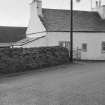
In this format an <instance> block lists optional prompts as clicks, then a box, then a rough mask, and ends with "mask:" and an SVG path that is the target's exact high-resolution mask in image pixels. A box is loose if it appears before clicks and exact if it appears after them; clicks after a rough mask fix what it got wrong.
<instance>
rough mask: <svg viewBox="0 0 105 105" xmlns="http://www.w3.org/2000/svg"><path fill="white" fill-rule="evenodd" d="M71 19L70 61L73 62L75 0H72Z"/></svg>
mask: <svg viewBox="0 0 105 105" xmlns="http://www.w3.org/2000/svg"><path fill="white" fill-rule="evenodd" d="M70 5H71V10H70V11H71V14H70V16H71V20H70V61H71V62H73V0H71V4H70Z"/></svg>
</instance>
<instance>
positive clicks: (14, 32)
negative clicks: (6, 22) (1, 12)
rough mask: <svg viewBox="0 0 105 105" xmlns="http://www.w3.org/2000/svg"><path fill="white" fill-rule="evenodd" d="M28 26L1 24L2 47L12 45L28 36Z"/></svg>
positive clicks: (0, 38)
mask: <svg viewBox="0 0 105 105" xmlns="http://www.w3.org/2000/svg"><path fill="white" fill-rule="evenodd" d="M26 30H27V28H26V27H10V26H0V48H4V47H11V45H12V44H13V43H15V42H17V41H19V40H22V39H24V38H26V34H25V32H26Z"/></svg>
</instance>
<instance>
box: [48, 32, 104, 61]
mask: <svg viewBox="0 0 105 105" xmlns="http://www.w3.org/2000/svg"><path fill="white" fill-rule="evenodd" d="M47 38H48V39H47V40H48V45H49V46H57V45H59V41H70V32H48V35H47ZM102 41H105V33H93V32H86V33H85V32H74V34H73V49H74V50H77V48H79V49H82V44H83V43H87V52H83V51H82V50H81V59H85V60H105V53H102Z"/></svg>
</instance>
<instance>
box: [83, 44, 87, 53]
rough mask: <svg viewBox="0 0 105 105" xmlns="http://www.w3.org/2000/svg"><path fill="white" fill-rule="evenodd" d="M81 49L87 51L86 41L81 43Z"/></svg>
mask: <svg viewBox="0 0 105 105" xmlns="http://www.w3.org/2000/svg"><path fill="white" fill-rule="evenodd" d="M82 51H83V52H86V51H87V44H86V43H83V44H82Z"/></svg>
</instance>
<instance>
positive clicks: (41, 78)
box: [0, 63, 105, 105]
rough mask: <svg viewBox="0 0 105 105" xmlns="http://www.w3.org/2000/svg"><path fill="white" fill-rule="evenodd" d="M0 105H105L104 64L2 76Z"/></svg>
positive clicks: (47, 69) (69, 66)
mask: <svg viewBox="0 0 105 105" xmlns="http://www.w3.org/2000/svg"><path fill="white" fill-rule="evenodd" d="M0 105H105V63H87V64H85V63H84V64H68V65H62V66H57V67H51V68H46V69H41V71H40V72H35V71H32V72H29V73H23V74H21V75H19V74H18V75H16V74H15V75H9V76H5V77H4V78H1V79H0Z"/></svg>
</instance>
